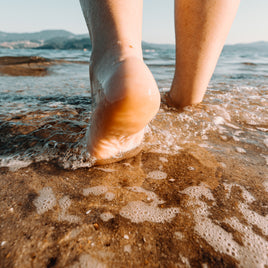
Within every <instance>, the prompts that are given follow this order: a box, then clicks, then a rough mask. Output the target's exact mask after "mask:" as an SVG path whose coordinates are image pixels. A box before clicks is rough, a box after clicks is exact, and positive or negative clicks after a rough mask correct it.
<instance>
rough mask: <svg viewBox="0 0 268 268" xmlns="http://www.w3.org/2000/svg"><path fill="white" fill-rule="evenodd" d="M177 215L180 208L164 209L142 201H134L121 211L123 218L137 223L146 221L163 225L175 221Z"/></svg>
mask: <svg viewBox="0 0 268 268" xmlns="http://www.w3.org/2000/svg"><path fill="white" fill-rule="evenodd" d="M177 213H179V208H166V209H164V208H159V207H157V206H153V205H150V204H147V203H145V202H142V201H132V202H130V203H128V204H127V205H126V206H125V207H123V208H122V209H121V210H120V215H121V216H122V217H124V218H127V219H129V220H131V221H132V222H135V223H140V222H144V221H149V222H154V223H163V222H165V221H170V220H171V219H173V218H174V217H175V216H176V214H177Z"/></svg>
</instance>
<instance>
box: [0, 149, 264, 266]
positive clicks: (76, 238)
mask: <svg viewBox="0 0 268 268" xmlns="http://www.w3.org/2000/svg"><path fill="white" fill-rule="evenodd" d="M263 177H264V174H263V173H262V172H261V171H260V170H256V169H251V168H248V167H247V166H246V165H243V163H242V162H239V161H237V162H235V161H233V160H232V161H228V160H226V161H225V163H223V162H222V161H219V159H217V157H215V156H213V155H212V154H211V153H210V152H208V151H207V150H206V149H204V148H201V147H199V146H197V145H194V144H188V145H187V148H184V149H183V150H180V151H178V153H177V154H172V155H171V154H164V153H156V152H148V151H147V152H142V153H140V154H139V155H137V156H136V157H134V158H131V159H128V160H124V161H122V162H120V163H114V164H110V165H106V166H98V167H93V168H90V169H89V168H84V169H83V168H81V169H78V170H74V171H73V170H64V169H60V168H59V167H58V166H56V165H54V164H53V163H47V162H41V163H35V164H32V165H30V166H29V167H26V168H22V169H19V170H18V171H15V172H11V171H9V170H8V168H1V170H0V211H1V214H0V222H1V229H0V243H1V245H0V267H267V265H268V262H267V259H268V257H267V248H268V242H267V239H268V228H267V227H268V224H267V219H268V218H267V212H268V211H267V204H268V203H267V201H268V198H267V195H268V194H267V181H265V180H264V178H263Z"/></svg>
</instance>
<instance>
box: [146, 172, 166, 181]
mask: <svg viewBox="0 0 268 268" xmlns="http://www.w3.org/2000/svg"><path fill="white" fill-rule="evenodd" d="M147 177H148V178H150V179H154V180H163V179H165V178H166V177H167V173H165V172H163V171H160V170H154V171H151V172H149V173H148V174H147Z"/></svg>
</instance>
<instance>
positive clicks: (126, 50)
mask: <svg viewBox="0 0 268 268" xmlns="http://www.w3.org/2000/svg"><path fill="white" fill-rule="evenodd" d="M127 57H136V58H139V59H141V60H142V59H143V56H142V48H141V43H140V42H134V41H133V42H131V41H126V40H122V41H120V40H119V41H114V42H111V43H110V44H109V46H107V45H99V46H98V45H93V49H92V53H91V57H90V65H91V66H92V67H95V66H98V65H102V63H105V64H113V63H116V62H120V61H122V60H123V59H124V58H127Z"/></svg>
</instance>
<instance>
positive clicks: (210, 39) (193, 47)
mask: <svg viewBox="0 0 268 268" xmlns="http://www.w3.org/2000/svg"><path fill="white" fill-rule="evenodd" d="M238 6H239V0H202V1H201V0H175V31H176V70H175V75H174V79H173V83H172V87H171V90H170V92H169V96H168V99H169V102H170V104H171V105H173V106H175V107H178V108H182V107H184V106H186V105H191V104H196V103H199V102H201V101H202V99H203V96H204V94H205V91H206V89H207V86H208V83H209V80H210V78H211V76H212V74H213V71H214V69H215V66H216V63H217V60H218V58H219V56H220V53H221V50H222V48H223V45H224V42H225V39H226V37H227V34H228V32H229V29H230V27H231V24H232V22H233V19H234V17H235V14H236V11H237V9H238Z"/></svg>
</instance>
